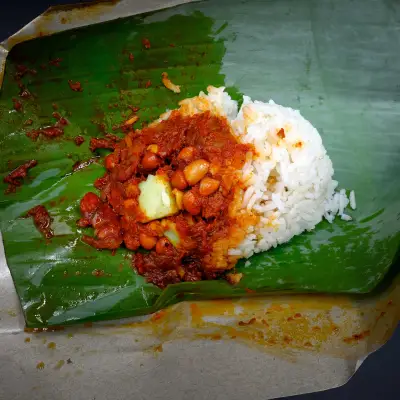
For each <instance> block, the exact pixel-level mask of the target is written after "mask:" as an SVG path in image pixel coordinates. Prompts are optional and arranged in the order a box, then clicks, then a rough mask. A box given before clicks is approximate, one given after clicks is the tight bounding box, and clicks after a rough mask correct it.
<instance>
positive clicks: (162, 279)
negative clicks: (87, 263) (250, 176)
mask: <svg viewBox="0 0 400 400" xmlns="http://www.w3.org/2000/svg"><path fill="white" fill-rule="evenodd" d="M110 147H112V146H110ZM113 148H114V151H113V153H111V154H109V155H108V156H107V157H106V158H105V167H106V169H107V172H106V174H105V175H104V176H103V177H101V178H99V179H97V180H96V182H95V184H94V185H95V187H96V188H97V189H99V190H100V195H99V196H98V195H96V194H94V193H87V194H86V195H85V196H84V197H83V199H82V200H81V205H80V207H81V214H82V217H83V218H81V219H80V220H79V221H78V225H79V226H81V227H89V226H92V227H93V228H94V229H95V237H90V236H84V237H83V240H84V241H85V242H86V243H88V244H90V245H91V246H93V247H95V248H98V249H116V248H118V247H120V246H122V245H124V246H125V247H126V248H128V249H130V250H134V251H136V250H139V249H142V250H144V251H137V252H136V253H135V254H134V256H133V265H134V267H135V268H136V270H137V271H138V273H139V274H141V275H144V276H145V277H146V278H147V280H148V281H149V282H152V283H154V284H156V285H157V286H159V287H161V288H163V287H165V286H166V285H168V284H170V283H176V282H181V281H198V280H202V279H214V278H216V277H217V276H219V275H221V274H222V273H223V272H224V271H226V270H227V269H230V268H232V267H233V266H234V264H235V262H236V261H237V259H235V258H232V257H231V258H230V257H229V256H228V247H234V245H235V244H236V245H237V244H238V242H239V241H240V240H242V239H243V236H240V235H238V233H237V232H238V229H239V230H240V228H238V227H240V226H241V224H240V223H238V217H237V216H235V213H234V212H232V209H234V208H235V204H236V203H237V202H238V199H237V192H238V190H239V187H240V181H239V175H238V171H239V170H241V168H242V167H243V165H244V163H245V160H246V154H247V153H248V152H249V151H253V149H252V147H251V146H249V145H244V144H239V143H238V142H237V140H236V139H235V137H234V136H233V135H232V133H231V127H230V125H229V123H228V121H227V120H226V119H225V118H223V117H218V116H215V115H213V114H211V113H210V112H204V113H200V114H195V115H192V116H183V115H182V114H181V113H180V112H179V111H173V112H172V113H171V115H170V116H169V118H168V119H167V120H164V121H162V122H160V123H157V124H152V125H150V126H149V127H147V128H144V129H142V130H136V131H134V132H130V133H128V134H127V135H126V136H125V138H124V139H123V140H121V141H120V142H119V143H118V144H115V145H114V147H113ZM149 175H153V176H156V177H157V176H158V177H163V179H166V180H167V182H169V185H170V187H171V190H172V194H173V196H174V197H175V201H176V206H177V208H176V212H174V213H173V215H168V216H166V217H164V218H159V219H153V220H150V221H149V220H146V217H145V215H144V213H143V210H142V209H141V207H140V204H139V203H140V200H139V196H140V195H141V189H140V187H143V186H140V184H141V183H143V182H144V181H146V179H148V176H149ZM242 225H243V224H242ZM171 226H172V227H173V229H174V230H175V233H176V236H177V237H178V238H179V240H178V242H177V243H176V242H175V243H173V242H174V241H173V240H172V239H171V238H170V236H168V235H167V231H168V230H169V229H170V228H171ZM167 236H168V237H167Z"/></svg>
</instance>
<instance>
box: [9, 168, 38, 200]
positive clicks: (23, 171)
mask: <svg viewBox="0 0 400 400" xmlns="http://www.w3.org/2000/svg"><path fill="white" fill-rule="evenodd" d="M36 165H37V161H36V160H30V161H28V162H26V163H24V164H22V165H20V166H19V167H17V168H15V169H14V171H11V172H10V173H9V174H8V175H7V176H6V177H5V178H4V179H3V181H4V183H8V188H7V189H6V191H5V193H6V194H8V193H13V192H15V190H16V188H17V187H18V186H21V185H22V182H23V179H24V178H25V177H26V176H27V175H28V170H29V169H31V168H33V167H35V166H36Z"/></svg>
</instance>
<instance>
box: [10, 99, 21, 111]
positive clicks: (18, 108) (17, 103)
mask: <svg viewBox="0 0 400 400" xmlns="http://www.w3.org/2000/svg"><path fill="white" fill-rule="evenodd" d="M12 101H13V103H14V110H15V111H19V112H20V111H22V103H21V102H20V101H19V100H17V99H12Z"/></svg>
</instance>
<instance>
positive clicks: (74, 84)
mask: <svg viewBox="0 0 400 400" xmlns="http://www.w3.org/2000/svg"><path fill="white" fill-rule="evenodd" d="M68 84H69V87H70V88H71V89H72V90H73V91H74V92H83V89H82V85H81V83H80V82H73V81H71V80H69V81H68Z"/></svg>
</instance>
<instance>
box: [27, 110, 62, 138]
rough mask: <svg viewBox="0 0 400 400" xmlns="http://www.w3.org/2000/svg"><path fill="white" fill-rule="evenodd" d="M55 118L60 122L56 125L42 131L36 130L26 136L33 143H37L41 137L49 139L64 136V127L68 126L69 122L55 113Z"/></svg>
mask: <svg viewBox="0 0 400 400" xmlns="http://www.w3.org/2000/svg"><path fill="white" fill-rule="evenodd" d="M53 116H54V117H55V118H58V121H57V123H56V124H55V125H53V126H48V127H46V128H41V129H34V130H32V131H30V132H28V133H27V134H26V136H28V137H29V138H30V139H32V140H33V141H36V140H37V139H38V137H39V136H40V135H42V136H44V137H46V138H48V139H53V138H55V137H59V136H62V135H63V134H64V126H65V125H68V121H67V120H66V119H65V118H63V117H61V115H60V114H58V113H53Z"/></svg>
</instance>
